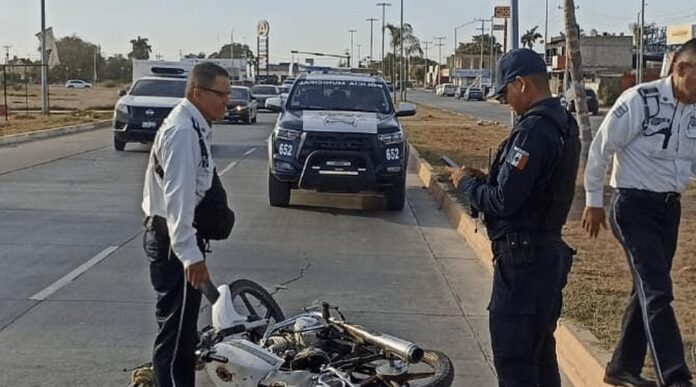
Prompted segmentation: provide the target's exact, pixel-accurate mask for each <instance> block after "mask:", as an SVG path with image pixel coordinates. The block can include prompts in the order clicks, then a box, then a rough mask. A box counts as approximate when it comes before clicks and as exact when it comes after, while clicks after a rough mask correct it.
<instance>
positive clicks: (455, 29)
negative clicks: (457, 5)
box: [454, 20, 476, 58]
mask: <svg viewBox="0 0 696 387" xmlns="http://www.w3.org/2000/svg"><path fill="white" fill-rule="evenodd" d="M473 23H476V20H472V21H470V22H468V23H464V24H462V25H460V26H459V27H454V56H455V58H456V56H457V48H458V45H459V44H458V43H459V42H458V41H457V30H459V29H460V28H462V27H465V26H468V25H469V24H473Z"/></svg>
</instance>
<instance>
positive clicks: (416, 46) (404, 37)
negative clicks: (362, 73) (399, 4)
mask: <svg viewBox="0 0 696 387" xmlns="http://www.w3.org/2000/svg"><path fill="white" fill-rule="evenodd" d="M384 28H385V29H386V30H388V31H389V35H390V38H389V45H390V46H391V47H392V51H393V57H392V60H391V61H390V62H391V63H389V64H388V66H387V67H386V70H387V73H388V74H389V75H390V77H391V78H392V80H393V81H395V80H396V74H398V73H399V72H400V71H399V70H398V67H397V66H400V65H401V63H402V61H403V60H404V59H405V58H410V57H411V56H412V55H419V56H420V55H423V50H422V49H421V46H420V40H419V39H418V37H416V35H415V34H414V33H413V26H411V24H409V23H404V26H403V30H402V28H401V27H400V26H397V25H394V24H387V25H386V26H385V27H384ZM402 42H403V45H404V55H405V56H406V57H405V58H402V57H401V43H402ZM395 58H396V60H394V59H395ZM386 60H387V58H385V64H387V63H386ZM408 71H409V70H408V69H406V72H408ZM385 75H386V74H385Z"/></svg>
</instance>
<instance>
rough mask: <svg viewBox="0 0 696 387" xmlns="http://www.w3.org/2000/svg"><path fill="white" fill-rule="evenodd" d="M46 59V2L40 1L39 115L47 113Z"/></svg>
mask: <svg viewBox="0 0 696 387" xmlns="http://www.w3.org/2000/svg"><path fill="white" fill-rule="evenodd" d="M46 66H48V58H46V0H41V113H42V114H50V112H49V111H48V68H47V67H46Z"/></svg>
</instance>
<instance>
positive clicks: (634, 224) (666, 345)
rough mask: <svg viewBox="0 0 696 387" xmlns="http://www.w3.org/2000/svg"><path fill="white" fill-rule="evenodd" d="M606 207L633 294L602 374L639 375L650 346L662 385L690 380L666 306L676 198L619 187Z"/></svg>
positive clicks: (676, 225) (673, 320)
mask: <svg viewBox="0 0 696 387" xmlns="http://www.w3.org/2000/svg"><path fill="white" fill-rule="evenodd" d="M611 203H612V205H611V213H610V222H611V229H612V231H613V232H614V236H616V238H617V239H618V240H619V242H620V243H621V245H622V246H623V248H624V251H625V252H626V258H627V260H628V265H629V267H630V268H631V273H632V275H633V290H632V292H631V298H630V301H629V304H628V307H627V308H626V311H625V313H624V317H623V322H622V324H621V335H620V336H619V341H618V342H617V344H616V348H615V349H614V354H613V356H612V359H611V361H610V362H609V364H608V365H607V372H608V373H619V372H629V373H631V374H633V375H639V374H640V372H641V370H642V368H643V362H644V360H645V355H646V350H647V348H648V347H649V348H650V353H651V354H652V356H653V360H654V363H655V370H656V373H657V376H658V379H659V381H660V383H661V385H668V384H669V383H672V382H673V381H675V380H687V379H690V378H691V377H690V372H689V370H688V368H687V365H686V363H685V360H684V347H683V344H682V339H681V335H680V333H679V327H678V326H677V321H676V318H675V316H674V311H673V310H672V306H671V302H672V300H673V295H672V280H671V278H670V270H671V269H672V258H673V257H674V252H675V250H676V247H677V234H678V231H679V219H680V216H681V205H680V200H679V195H678V194H676V193H656V192H651V191H643V190H635V189H621V188H620V189H618V190H617V191H616V192H615V193H614V196H613V197H612V202H611Z"/></svg>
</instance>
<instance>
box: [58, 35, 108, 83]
mask: <svg viewBox="0 0 696 387" xmlns="http://www.w3.org/2000/svg"><path fill="white" fill-rule="evenodd" d="M56 46H57V47H58V55H59V57H60V64H59V65H57V66H55V67H53V68H52V69H50V71H49V80H50V81H51V82H65V81H66V80H68V79H75V78H77V79H84V80H89V81H94V73H95V71H94V70H95V69H94V65H95V60H94V59H95V55H96V66H97V69H96V70H97V74H99V73H100V70H101V69H102V68H103V66H104V58H103V57H102V56H101V53H100V52H99V47H98V46H97V45H96V44H94V43H90V42H87V41H85V40H83V39H82V38H80V37H79V36H77V35H71V36H66V37H63V38H60V39H58V40H57V41H56Z"/></svg>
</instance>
